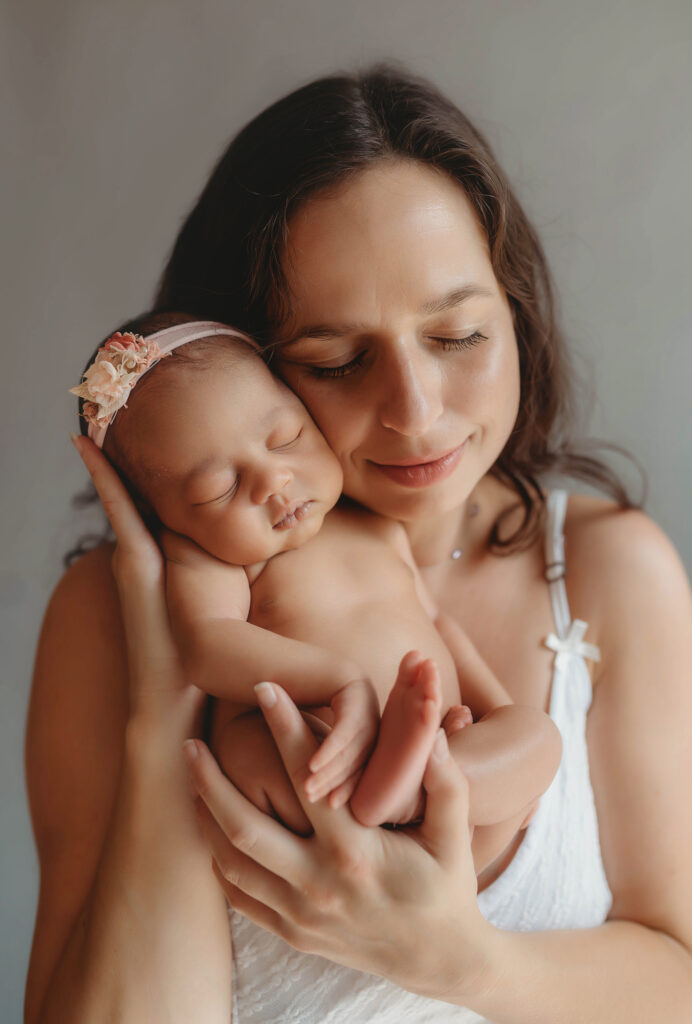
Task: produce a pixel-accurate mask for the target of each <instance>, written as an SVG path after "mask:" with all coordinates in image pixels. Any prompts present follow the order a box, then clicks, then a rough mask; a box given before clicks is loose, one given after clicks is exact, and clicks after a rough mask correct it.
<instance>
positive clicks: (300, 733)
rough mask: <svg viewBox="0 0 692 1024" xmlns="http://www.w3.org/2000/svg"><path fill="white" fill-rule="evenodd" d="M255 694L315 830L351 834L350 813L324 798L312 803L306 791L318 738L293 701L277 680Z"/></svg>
mask: <svg viewBox="0 0 692 1024" xmlns="http://www.w3.org/2000/svg"><path fill="white" fill-rule="evenodd" d="M255 693H256V695H257V703H258V704H259V706H260V708H261V710H262V713H263V715H264V717H265V720H266V722H267V725H268V726H269V729H270V730H271V734H272V736H273V737H274V742H275V743H276V746H277V749H278V751H279V754H280V755H281V760H282V761H283V763H284V767H285V768H286V771H287V772H288V777H289V779H290V780H291V785H292V786H293V788H294V790H295V792H296V796H297V797H298V800H299V801H300V804H301V806H302V808H303V811H304V812H305V815H306V816H307V818H308V820H309V821H310V822H311V823H312V826H313V828H314V829H315V831H316V832H320V833H322V834H324V835H327V834H331V835H338V834H341V835H343V834H345V833H349V834H350V833H351V832H352V830H353V828H355V827H357V826H356V825H355V822H354V821H353V818H352V817H351V815H350V814H348V813H347V812H346V811H343V810H342V811H340V810H334V809H333V808H331V807H330V806H329V805H328V804H327V802H326V800H324V799H323V800H318V801H317V802H315V803H311V802H310V800H309V799H308V796H307V793H306V792H305V781H306V779H307V778H308V776H309V775H310V768H309V763H310V759H311V757H312V756H313V754H314V753H315V750H316V749H317V747H318V741H317V740H316V739H315V736H314V735H313V733H312V731H311V730H310V729H309V728H308V726H307V725H306V723H305V721H304V720H303V717H302V715H301V713H300V711H299V710H298V708H297V707H296V705H295V704H294V702H293V701H292V700H291V698H290V697H289V696H288V694H287V693H286V691H285V690H284V689H282V687H281V686H279V685H278V684H277V683H260V684H258V686H256V687H255Z"/></svg>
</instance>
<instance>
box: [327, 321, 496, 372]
mask: <svg viewBox="0 0 692 1024" xmlns="http://www.w3.org/2000/svg"><path fill="white" fill-rule="evenodd" d="M430 337H431V338H432V340H433V341H439V342H440V344H441V345H442V349H443V351H445V352H450V351H457V350H459V349H464V348H473V346H474V345H478V344H480V342H481V341H487V340H488V339H487V338H486V336H485V335H484V334H481V333H480V331H474V332H473V334H469V335H467V336H466V337H465V338H441V337H436V336H435V335H430ZM364 358H365V353H364V352H361V353H360V354H359V355H357V356H356V357H355V358H354V359H350V360H349V361H348V362H347V363H343V364H342V365H341V366H310V367H308V369H309V371H310V374H311V375H312V376H313V377H317V378H318V379H323V378H325V377H331V378H334V377H346V376H348V374H349V373H353V371H354V370H357V369H358V367H359V366H361V364H362V362H363V360H364Z"/></svg>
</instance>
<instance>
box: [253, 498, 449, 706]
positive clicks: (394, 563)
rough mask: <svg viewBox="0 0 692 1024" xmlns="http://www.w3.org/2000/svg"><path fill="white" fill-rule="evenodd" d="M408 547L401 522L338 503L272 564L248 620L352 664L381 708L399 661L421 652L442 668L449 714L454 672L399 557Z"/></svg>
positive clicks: (257, 583)
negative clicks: (317, 526)
mask: <svg viewBox="0 0 692 1024" xmlns="http://www.w3.org/2000/svg"><path fill="white" fill-rule="evenodd" d="M406 543H407V542H406V538H405V534H404V531H403V527H402V526H401V525H400V524H398V523H391V522H388V521H386V520H383V519H380V518H379V517H378V516H374V515H372V514H371V513H369V512H365V511H363V510H361V509H357V508H351V507H347V506H346V507H342V506H339V507H337V508H335V509H334V510H332V512H330V513H329V515H328V516H327V517H326V519H325V521H324V524H323V526H322V529H321V530H320V532H319V533H318V534H317V536H315V537H314V538H313V539H312V540H310V541H308V543H306V544H304V545H303V546H302V547H300V548H297V549H295V550H293V551H287V552H285V553H283V554H280V555H277V556H275V557H274V558H272V559H271V560H270V561H269V562H268V563H267V565H266V567H265V568H264V570H263V571H262V573H261V574H260V575H259V577H258V578H257V579H256V580H255V582H254V584H253V586H252V603H251V607H250V615H249V621H251V622H252V623H254V624H255V625H257V626H261V627H263V628H264V629H268V630H271V631H272V632H274V633H279V634H281V635H282V636H286V637H290V638H292V639H294V640H301V641H304V642H306V643H311V644H315V645H317V646H319V647H323V648H326V649H328V650H331V651H334V652H336V653H338V654H342V655H343V656H344V658H345V659H349V660H351V661H355V662H356V663H358V664H359V665H360V667H361V668H362V670H363V672H364V673H365V674H366V675H367V676H368V677H369V678H370V679H371V680H372V683H373V685H374V687H375V690H376V692H377V695H378V698H379V701H380V706H381V707H382V706H384V703H385V701H386V699H387V697H388V695H389V691H390V689H391V687H392V685H393V683H394V680H395V678H396V673H397V669H398V667H399V662H400V661H401V659H402V657H403V656H404V654H405V653H406V652H407V651H410V650H414V649H415V650H418V651H420V652H421V653H422V654H423V655H424V656H425V657H429V658H434V659H435V661H436V662H437V664H438V667H439V670H440V677H441V683H442V700H443V710H446V709H447V708H448V707H449V706H450V705H451V704H457V703H459V687H458V684H457V677H456V672H455V669H454V665H453V663H452V659H451V657H450V655H449V652H448V650H447V648H446V647H445V645H444V644H443V642H442V640H441V638H440V636H439V634H438V632H437V630H436V629H435V626H434V624H433V622H432V620H431V618H430V615H429V614H428V612H427V611H426V610H425V608H424V607H423V604H422V603H421V600H420V598H419V596H418V593H417V589H416V579H415V576H414V572H413V569H412V568H411V566H409V565H407V564H406V562H405V561H404V557H402V553H400V552H401V550H402V545H404V544H406ZM404 550H405V548H404Z"/></svg>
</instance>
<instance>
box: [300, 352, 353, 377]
mask: <svg viewBox="0 0 692 1024" xmlns="http://www.w3.org/2000/svg"><path fill="white" fill-rule="evenodd" d="M364 359H365V352H361V353H359V355H357V356H355V358H354V359H349V361H348V362H347V363H343V364H342V365H341V366H310V367H308V369H309V372H310V374H311V375H312V376H313V377H317V378H318V379H323V378H324V377H346V376H348V374H349V373H353V371H354V370H357V369H358V367H359V366H360V365H361V364H362V362H363V360H364Z"/></svg>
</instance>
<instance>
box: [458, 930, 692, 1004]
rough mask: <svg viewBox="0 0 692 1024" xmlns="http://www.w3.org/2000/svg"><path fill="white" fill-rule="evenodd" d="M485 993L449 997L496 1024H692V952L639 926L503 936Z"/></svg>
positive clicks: (497, 938) (494, 951)
mask: <svg viewBox="0 0 692 1024" xmlns="http://www.w3.org/2000/svg"><path fill="white" fill-rule="evenodd" d="M489 949H490V950H492V952H491V954H490V957H489V961H488V966H487V971H486V972H485V974H484V978H485V982H484V986H483V991H482V992H479V993H478V994H477V995H474V996H473V997H469V995H468V993H466V994H465V995H462V994H460V995H459V997H458V998H456V997H453V996H452V993H451V992H449V993H448V994H447V995H446V996H444V998H445V999H446V1001H449V1002H458V1003H460V1004H461V1005H463V1006H468V1007H469V1008H471V1009H473V1010H475V1011H476V1012H478V1013H480V1014H482V1015H483V1016H484V1017H487V1018H488V1020H492V1021H493V1022H494V1024H556V1022H558V1021H559V1024H584V1022H585V1021H588V1022H589V1024H651V1022H652V1021H665V1022H666V1024H689V1021H690V1020H692V955H691V954H690V951H689V950H687V949H685V948H684V947H683V946H682V945H681V944H679V943H678V942H676V941H675V940H673V939H671V938H670V937H669V936H667V935H665V934H664V933H662V932H659V931H655V930H653V929H651V928H647V927H645V926H644V925H641V924H637V923H635V922H633V921H609V922H606V923H605V924H604V925H602V926H601V927H599V928H589V929H583V930H573V931H544V932H499V931H498V932H496V934H495V936H494V939H493V941H492V943H491V944H490V946H489Z"/></svg>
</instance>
